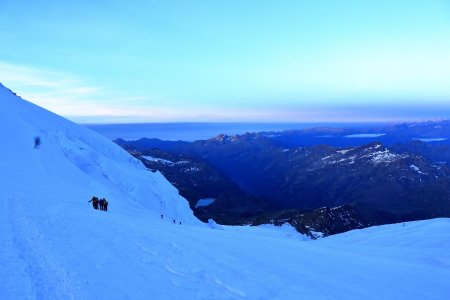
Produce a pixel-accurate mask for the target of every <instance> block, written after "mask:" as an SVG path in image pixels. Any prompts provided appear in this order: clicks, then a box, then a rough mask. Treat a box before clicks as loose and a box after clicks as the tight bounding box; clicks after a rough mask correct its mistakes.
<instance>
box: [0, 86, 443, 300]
mask: <svg viewBox="0 0 450 300" xmlns="http://www.w3.org/2000/svg"><path fill="white" fill-rule="evenodd" d="M0 133H1V137H2V141H3V142H2V147H1V149H0V170H1V171H0V172H1V173H0V174H1V176H0V299H2V300H8V299H449V297H450V251H449V249H450V220H448V219H435V220H429V221H421V222H412V223H407V224H405V225H403V224H394V225H388V226H382V227H374V228H368V229H364V230H356V231H352V232H348V233H345V234H341V235H336V236H332V237H329V238H324V239H321V240H317V241H311V240H306V239H305V237H304V236H302V235H299V234H298V233H296V232H295V231H294V230H293V228H292V227H290V226H289V225H284V226H283V227H274V226H269V225H265V226H260V227H248V226H244V227H230V226H220V225H217V224H216V225H215V226H212V225H214V223H213V222H212V221H211V222H210V226H208V225H206V224H203V223H200V222H199V221H197V220H196V219H195V218H194V217H193V215H192V211H191V210H190V209H189V206H188V204H187V202H186V200H184V199H183V198H181V197H180V196H179V195H178V192H177V190H176V189H175V188H174V187H172V186H171V185H170V184H169V183H168V182H167V181H166V180H165V179H164V177H163V176H162V175H161V174H159V173H152V172H148V171H147V170H146V169H145V167H144V166H143V165H142V164H141V163H140V162H139V161H138V160H136V159H134V158H133V157H131V156H129V155H128V154H127V153H126V152H125V151H123V150H122V149H120V148H119V147H118V146H116V145H114V144H113V143H112V142H110V141H108V140H107V139H106V138H103V137H101V136H99V135H98V134H95V133H93V132H91V131H89V130H87V129H85V128H84V127H81V126H78V125H75V124H73V123H70V122H68V121H66V120H64V119H63V118H60V117H58V116H56V115H54V114H51V113H49V112H47V111H45V110H43V109H41V108H38V107H36V106H34V105H32V104H30V103H28V102H26V101H24V100H21V99H18V98H17V97H15V96H13V95H12V94H11V93H10V92H9V91H8V90H6V89H5V88H3V87H2V86H0ZM36 136H39V137H40V138H41V140H42V144H41V146H40V147H39V149H35V148H34V138H35V137H36ZM93 195H96V196H99V197H106V198H107V199H108V200H109V203H110V210H109V211H108V212H103V211H98V210H94V209H92V207H91V206H90V203H88V202H87V201H88V200H89V199H90V198H91V197H92V196H93ZM161 214H163V215H164V216H163V218H162V219H161V217H160V215H161ZM173 219H175V220H176V221H177V223H176V224H173ZM180 221H181V222H182V224H181V225H179V223H178V222H180ZM211 224H212V225H211ZM217 229H222V230H217Z"/></svg>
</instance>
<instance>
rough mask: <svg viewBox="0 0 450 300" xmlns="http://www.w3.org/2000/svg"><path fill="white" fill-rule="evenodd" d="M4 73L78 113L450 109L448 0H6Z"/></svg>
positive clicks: (329, 114)
mask: <svg viewBox="0 0 450 300" xmlns="http://www.w3.org/2000/svg"><path fill="white" fill-rule="evenodd" d="M0 82H2V83H3V84H4V85H5V86H7V87H9V88H10V89H12V90H13V91H14V92H16V93H17V94H19V95H20V96H22V97H23V98H25V99H27V100H29V101H31V102H33V103H36V104H38V105H40V106H43V107H45V108H47V109H49V110H51V111H53V112H55V113H58V114H61V115H63V116H65V117H67V118H69V119H71V120H73V121H75V122H80V123H135V122H216V121H217V122H300V123H301V122H364V121H367V122H378V121H404V120H423V119H436V118H444V119H445V118H450V1H433V0H427V1H423V0H421V1H414V0H405V1H401V0H397V1H392V0H389V1H388V0H378V1H370V0H367V1H358V0H354V1H346V0H340V1H338V0H335V1H334V0H328V1H323V0H314V1H313V0H292V1H288V0H278V1H273V0H272V1H266V0H257V1H256V0H255V1H253V0H246V1H242V0H239V1H238V0H227V1H206V0H204V1H192V0H179V1H174V0H164V1H148V0H147V1H142V0H135V1H123V0H121V1H116V0H111V1H105V0H98V1H87V0H77V1H65V0H59V1H56V0H39V1H33V0H28V1H23V0H2V1H0Z"/></svg>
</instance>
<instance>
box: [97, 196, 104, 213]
mask: <svg viewBox="0 0 450 300" xmlns="http://www.w3.org/2000/svg"><path fill="white" fill-rule="evenodd" d="M98 204H99V206H100V210H105V198H102V199H100V200H98Z"/></svg>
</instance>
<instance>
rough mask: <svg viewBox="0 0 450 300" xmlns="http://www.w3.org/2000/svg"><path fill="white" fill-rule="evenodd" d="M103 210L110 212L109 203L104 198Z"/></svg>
mask: <svg viewBox="0 0 450 300" xmlns="http://www.w3.org/2000/svg"><path fill="white" fill-rule="evenodd" d="M103 210H104V211H108V201H107V200H106V199H105V198H103Z"/></svg>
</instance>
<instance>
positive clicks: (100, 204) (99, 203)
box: [88, 196, 108, 211]
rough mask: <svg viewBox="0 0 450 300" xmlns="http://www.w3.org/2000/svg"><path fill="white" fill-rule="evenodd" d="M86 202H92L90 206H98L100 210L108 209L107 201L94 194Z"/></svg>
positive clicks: (96, 207) (95, 207)
mask: <svg viewBox="0 0 450 300" xmlns="http://www.w3.org/2000/svg"><path fill="white" fill-rule="evenodd" d="M88 202H92V207H93V208H94V209H99V207H100V210H103V211H108V201H106V199H105V198H102V199H98V198H97V197H95V196H94V197H92V199H91V200H89V201H88Z"/></svg>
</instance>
